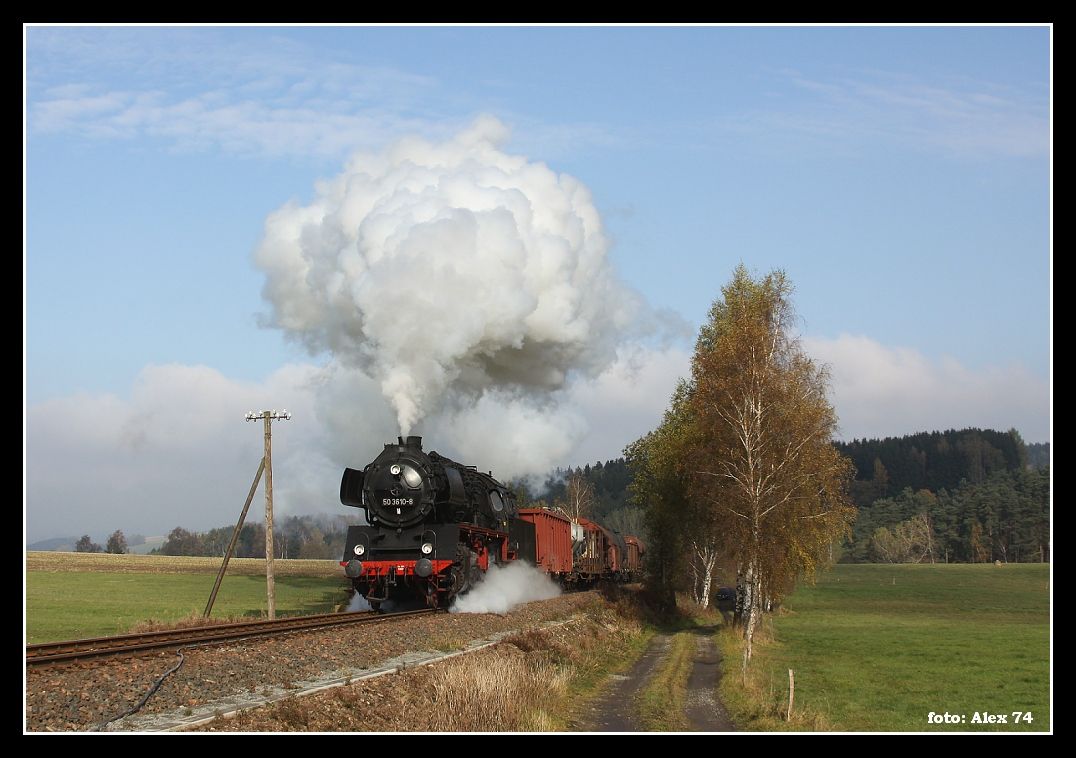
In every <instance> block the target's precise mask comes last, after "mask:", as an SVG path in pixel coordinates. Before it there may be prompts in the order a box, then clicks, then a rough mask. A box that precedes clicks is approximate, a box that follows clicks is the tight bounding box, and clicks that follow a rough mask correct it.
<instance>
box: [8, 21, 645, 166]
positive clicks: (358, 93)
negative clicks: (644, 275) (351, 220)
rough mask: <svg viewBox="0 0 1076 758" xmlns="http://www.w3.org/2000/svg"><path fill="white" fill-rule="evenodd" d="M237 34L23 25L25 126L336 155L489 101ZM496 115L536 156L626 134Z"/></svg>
mask: <svg viewBox="0 0 1076 758" xmlns="http://www.w3.org/2000/svg"><path fill="white" fill-rule="evenodd" d="M246 32H247V33H246V34H240V35H235V34H229V35H225V34H223V33H222V32H221V31H220V30H215V29H211V28H202V29H160V28H158V29H108V28H86V29H52V28H39V29H32V30H31V34H30V35H29V38H28V53H27V81H28V98H27V102H28V109H29V114H28V115H29V119H28V123H29V128H30V134H31V135H34V134H38V135H46V134H64V135H77V136H80V137H84V138H89V139H113V140H136V139H145V138H148V139H155V140H160V141H161V142H162V143H163V144H164V145H165V146H166V147H169V148H173V149H177V150H180V151H190V150H195V151H202V150H210V149H219V150H223V151H225V152H228V153H232V154H240V155H269V156H273V157H276V156H299V157H304V156H318V157H324V158H340V157H343V156H345V155H347V154H348V153H350V152H352V151H355V150H372V149H375V148H378V147H381V146H383V145H384V144H386V143H387V142H390V141H394V140H395V139H397V138H398V137H399V136H400V135H402V134H411V135H417V136H422V137H426V138H428V139H433V140H440V139H444V138H446V137H448V136H449V135H451V134H453V133H455V132H457V131H459V129H461V128H462V127H463V126H464V125H466V124H467V123H469V122H470V121H471V120H473V118H474V117H475V115H476V114H477V113H480V112H484V111H485V110H486V109H487V105H486V103H484V102H479V101H476V100H472V99H469V97H470V96H469V95H468V94H467V93H461V92H457V91H451V90H449V89H448V88H445V87H443V86H442V83H441V82H440V81H439V80H438V78H437V77H436V76H431V75H425V74H422V73H416V72H414V71H408V70H403V69H401V68H398V67H394V66H389V65H364V64H363V65H360V64H357V63H353V62H348V61H347V60H343V59H342V58H346V57H347V52H346V51H343V52H341V51H340V50H339V49H337V50H334V51H331V52H330V51H326V50H321V49H319V48H317V47H315V46H314V45H313V44H310V43H308V42H306V41H303V40H301V39H295V38H291V37H288V36H285V35H284V34H282V33H276V32H274V31H273V30H267V29H260V30H246ZM366 32H367V33H370V34H373V33H376V30H366ZM500 114H501V116H502V117H503V118H505V119H506V120H508V121H509V122H510V123H512V124H513V125H516V126H517V128H516V130H515V138H514V140H513V144H515V145H518V146H519V147H520V148H522V149H523V150H524V151H525V152H529V153H533V154H539V155H542V156H543V157H544V158H546V159H547V160H548V159H551V158H557V157H562V156H564V155H565V154H570V153H573V152H578V151H580V150H585V149H587V147H594V146H597V147H613V148H623V147H625V146H626V145H628V144H631V143H633V142H634V140H635V139H636V138H635V137H634V136H633V135H632V134H631V132H630V130H628V129H620V130H618V131H615V132H614V131H613V130H611V129H609V128H608V127H606V126H605V125H601V124H597V123H588V122H579V123H547V122H544V121H542V120H540V119H535V118H533V117H531V116H528V115H527V114H524V113H511V112H506V111H504V110H502V111H500Z"/></svg>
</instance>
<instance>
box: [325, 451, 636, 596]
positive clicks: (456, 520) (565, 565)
mask: <svg viewBox="0 0 1076 758" xmlns="http://www.w3.org/2000/svg"><path fill="white" fill-rule="evenodd" d="M340 502H341V503H343V504H344V505H348V506H352V507H355V508H362V509H363V511H364V514H365V516H366V522H367V523H366V524H357V525H353V526H350V527H349V528H348V533H347V541H346V543H345V545H344V556H343V559H342V560H341V562H340V565H341V566H343V567H344V573H345V575H346V576H347V577H348V578H349V579H350V580H351V583H352V586H353V587H354V588H355V591H356V592H357V593H359V594H361V595H362V596H363V597H365V598H366V600H367V601H368V602H369V603H370V606H371V607H372V608H373V609H374V610H379V609H380V607H381V604H382V603H383V602H385V601H387V600H397V599H403V598H410V597H419V598H423V599H425V602H426V604H427V605H428V606H429V607H431V608H439V607H441V608H443V607H447V606H448V604H449V602H450V601H451V599H452V598H453V597H455V596H456V595H458V594H460V593H463V592H466V591H467V590H469V589H471V588H472V587H474V586H475V584H477V583H478V582H479V581H481V579H482V577H483V576H484V575H485V572H486V571H488V570H489V567H490V566H491V565H497V564H508V563H511V562H513V561H519V560H524V561H527V562H529V563H530V564H532V565H534V566H537V567H538V568H540V569H541V570H543V571H545V572H546V573H548V574H549V575H550V576H551V577H552V578H554V579H556V580H558V581H560V582H561V583H562V584H564V585H580V584H589V583H592V582H594V581H596V580H598V579H615V580H619V581H627V580H630V579H632V578H634V577H635V576H636V575H637V574H638V573H639V570H640V563H641V557H642V553H643V545H642V543H641V542H640V541H639V540H638V539H637V538H635V537H632V536H627V537H625V536H622V535H620V534H619V533H618V532H615V531H613V530H610V529H606V528H605V527H604V526H601V525H600V524H598V523H597V522H595V521H591V520H589V519H583V518H581V519H578V520H576V521H573V520H571V519H569V518H568V517H567V516H565V515H563V514H561V513H558V512H555V511H551V510H548V509H544V508H520V507H519V506H518V504H517V502H516V497H515V494H514V493H513V492H512V491H511V490H509V489H508V488H507V487H506V486H505V485H504V484H502V483H501V482H499V481H497V480H496V479H494V478H493V474H492V472H489V473H482V472H480V471H478V470H477V469H476V468H475V467H474V466H467V465H464V464H461V463H457V462H456V461H453V460H450V459H449V458H446V457H444V456H442V455H439V454H438V453H436V452H433V451H431V452H429V453H427V452H425V451H423V449H422V438H421V437H415V436H411V437H407V438H406V439H404V438H403V437H399V438H397V442H396V443H395V444H393V443H388V444H386V445H385V449H384V450H382V451H381V453H380V454H379V455H378V456H377V458H375V459H374V460H373V462H372V463H370V464H369V465H367V466H366V468H364V469H363V470H362V471H359V470H357V469H352V468H346V469H344V475H343V477H342V478H341V480H340Z"/></svg>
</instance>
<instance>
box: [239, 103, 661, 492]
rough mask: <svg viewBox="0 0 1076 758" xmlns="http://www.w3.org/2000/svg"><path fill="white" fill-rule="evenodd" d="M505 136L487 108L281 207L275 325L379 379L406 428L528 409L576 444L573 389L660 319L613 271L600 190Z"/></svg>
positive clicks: (260, 253)
mask: <svg viewBox="0 0 1076 758" xmlns="http://www.w3.org/2000/svg"><path fill="white" fill-rule="evenodd" d="M506 137H507V130H506V129H505V127H504V126H503V125H502V124H501V123H500V122H499V121H497V120H495V119H492V118H488V117H486V118H481V119H479V120H478V121H476V122H475V123H474V124H473V125H472V126H471V127H470V128H468V129H467V130H465V131H463V132H462V133H460V134H458V135H457V136H456V137H454V138H452V139H450V140H448V141H447V142H444V143H440V144H434V143H430V142H427V141H424V140H420V139H408V140H404V141H401V142H399V143H397V144H396V145H394V146H392V147H390V148H388V149H386V150H385V151H384V152H382V153H379V154H360V155H356V156H355V157H353V158H352V159H351V160H350V162H349V163H348V165H347V167H346V169H345V170H344V172H343V173H342V174H340V175H339V176H337V177H335V178H334V179H331V180H327V181H324V182H322V183H319V184H318V186H317V188H316V197H315V199H314V200H313V201H312V202H311V203H310V204H309V205H306V206H300V205H298V204H289V205H287V206H285V207H283V208H281V209H279V210H278V211H276V212H275V213H273V214H272V215H271V216H270V217H269V219H268V220H267V222H266V229H265V236H264V239H263V241H262V243H261V244H260V246H259V247H258V249H257V251H256V254H255V260H256V263H257V265H258V266H259V267H261V268H262V269H263V270H264V271H265V273H266V275H267V282H266V285H265V288H264V294H265V296H266V298H267V299H268V301H269V302H270V304H271V308H272V312H271V322H272V324H274V325H275V326H278V327H280V328H281V329H283V330H285V331H286V332H287V333H288V334H290V335H292V336H294V337H295V338H297V339H299V340H301V341H302V342H304V343H305V344H306V345H307V346H308V347H309V348H310V350H311V351H312V352H315V353H318V352H322V351H326V350H327V351H330V352H331V353H332V354H333V356H334V360H335V361H336V362H337V363H338V364H339V365H340V368H341V370H342V371H344V372H348V373H354V372H361V373H362V374H364V375H366V376H368V377H370V378H371V379H372V380H373V381H374V382H375V383H376V386H377V387H379V389H380V392H381V394H382V395H383V396H384V398H385V399H386V400H387V402H388V403H389V404H390V406H391V408H392V411H393V413H394V415H395V417H396V421H397V425H398V427H399V432H400V433H402V434H407V433H409V432H412V431H413V430H415V429H416V425H418V424H419V423H420V422H431V419H432V425H433V426H441V427H442V428H444V429H446V430H447V429H454V430H455V435H456V437H457V438H460V437H466V436H468V435H469V434H470V432H469V431H468V430H469V429H472V430H473V428H474V427H475V426H478V427H481V431H482V433H484V434H486V435H489V434H490V428H489V426H488V425H486V424H484V423H476V422H474V421H472V422H470V423H468V421H467V419H469V418H470V419H473V418H476V417H483V418H489V419H504V420H507V421H519V422H522V423H524V424H530V425H531V426H533V427H535V429H536V430H537V432H538V433H539V434H540V435H541V436H543V437H553V438H555V439H549V440H547V442H548V444H549V446H550V449H551V450H552V449H558V450H559V454H561V455H563V453H564V452H566V451H567V450H569V449H570V448H571V447H572V445H573V444H574V443H575V442H576V441H578V439H579V438H580V437H581V436H582V434H583V433H584V432H585V424H582V423H581V421H580V420H579V417H578V414H576V413H573V412H571V411H566V410H565V409H563V408H561V407H560V405H561V404H562V402H563V398H564V396H565V390H566V389H567V388H568V387H569V386H570V385H571V384H572V382H573V381H574V380H575V379H577V378H578V377H594V376H597V375H598V374H600V373H601V372H602V371H603V370H604V369H606V368H607V367H609V366H610V365H611V364H612V363H613V362H614V361H615V360H616V358H617V348H618V346H619V345H620V344H622V343H623V341H624V340H625V338H626V337H628V336H629V335H637V334H639V333H641V332H642V331H643V330H642V329H641V328H640V325H641V324H648V323H649V324H652V323H654V319H653V318H652V314H649V313H648V312H647V310H648V309H647V308H646V306H645V304H644V303H643V302H642V300H641V299H640V298H639V296H638V295H637V294H636V293H634V292H633V291H631V290H630V289H628V288H627V287H625V286H624V285H623V284H621V282H620V281H619V280H618V278H617V277H616V275H615V274H614V272H613V271H612V269H611V267H610V265H609V262H608V260H607V258H606V252H607V248H608V242H607V240H606V237H605V235H604V233H603V231H602V224H601V219H600V218H599V215H598V212H597V210H596V209H595V207H594V204H593V202H592V200H591V196H590V192H589V191H588V190H587V188H586V187H585V186H583V185H582V184H581V183H580V182H579V181H577V180H576V179H574V178H572V177H570V176H566V175H563V174H557V173H555V172H553V171H552V170H550V169H549V168H548V167H547V166H545V165H544V164H541V163H535V162H531V161H528V160H527V159H525V158H523V157H520V156H515V155H509V154H507V153H505V152H503V151H502V150H501V149H500V148H499V147H498V145H500V144H502V143H503V141H504V140H505V139H506ZM336 374H337V375H338V376H341V375H343V374H341V372H340V371H336ZM359 394H361V393H356V399H355V401H356V402H359V398H358V395H359ZM339 395H340V393H339V392H337V393H336V397H339ZM438 419H440V421H441V423H437V420H438ZM553 419H563V423H560V421H553ZM430 426H431V423H425V424H424V426H423V428H422V429H419V430H418V431H420V432H423V433H425V434H427V436H430ZM452 444H453V445H454V446H455V447H456V449H457V450H460V451H462V452H464V453H473V452H474V451H472V450H470V449H469V445H468V444H467V442H466V440H464V439H455V440H453V441H452ZM481 465H483V466H484V467H485V462H481ZM512 473H517V472H505V475H511V474H512Z"/></svg>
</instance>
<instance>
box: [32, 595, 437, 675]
mask: <svg viewBox="0 0 1076 758" xmlns="http://www.w3.org/2000/svg"><path fill="white" fill-rule="evenodd" d="M432 612H433V611H432V610H431V609H428V608H424V609H422V610H417V611H403V612H401V613H375V612H373V611H353V612H350V613H321V614H317V615H313V616H290V617H286V618H280V619H275V620H273V621H270V620H268V619H262V620H260V621H241V622H238V623H231V624H217V625H214V626H198V627H189V628H187V629H169V630H165V631H159V632H142V633H138V634H120V635H116V636H113V637H93V638H88V639H80V640H63V641H60V642H43V643H40V644H36V645H27V646H26V665H27V666H36V665H41V664H46V663H57V662H61V661H74V660H80V659H85V658H98V657H103V656H108V655H121V654H128V653H137V652H142V651H146V650H158V649H161V648H169V647H181V646H184V645H192V644H200V643H209V642H228V641H229V640H237V639H244V638H247V637H265V636H272V635H277V634H286V633H288V632H299V631H306V630H310V629H323V628H326V627H332V626H343V625H346V624H362V623H371V622H377V621H388V620H391V619H394V618H402V617H404V616H417V615H419V614H424V613H432Z"/></svg>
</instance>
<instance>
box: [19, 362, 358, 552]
mask: <svg viewBox="0 0 1076 758" xmlns="http://www.w3.org/2000/svg"><path fill="white" fill-rule="evenodd" d="M316 376H317V369H315V368H314V367H311V366H286V367H284V368H281V369H280V370H278V371H276V372H275V373H274V374H273V375H272V376H270V377H269V378H268V379H267V380H266V381H265V382H263V383H261V384H250V383H243V382H236V381H233V380H231V379H228V378H227V377H225V376H223V375H221V374H220V373H219V372H217V371H215V370H214V369H211V368H207V367H205V366H180V365H167V366H149V367H147V368H145V369H144V370H143V371H142V372H141V373H140V374H139V376H138V378H137V380H136V382H135V386H134V388H133V389H132V392H131V395H130V397H129V398H126V399H124V398H119V397H116V396H113V395H88V394H81V395H75V396H71V397H65V398H58V399H54V400H50V401H46V402H43V403H40V404H38V405H35V406H31V407H30V408H29V409H28V410H27V418H26V430H27V439H26V491H27V513H26V517H27V536H28V538H29V540H30V541H34V540H36V539H40V538H45V537H56V536H69V535H75V534H84V533H89V534H91V535H95V536H99V535H104V534H108V533H111V532H112V531H114V530H115V529H123V530H124V531H127V532H141V533H143V534H155V533H156V534H159V533H161V530H168V529H171V528H172V527H174V526H185V527H187V528H193V529H206V528H210V527H214V526H222V525H224V524H228V523H234V522H235V519H236V517H237V516H238V515H239V510H240V508H241V507H242V505H243V499H244V498H245V497H246V493H247V490H248V489H249V487H250V482H251V480H252V479H253V476H254V473H255V470H256V469H257V466H258V461H259V460H260V458H261V455H262V433H261V432H262V430H261V426H260V422H259V423H247V422H246V421H244V418H243V417H244V415H245V414H246V413H247V412H248V411H261V410H266V409H277V410H283V409H284V408H287V409H288V410H289V411H291V412H292V413H293V414H294V419H293V420H291V421H285V422H277V423H275V424H274V432H273V440H274V456H273V470H274V474H275V475H276V477H277V479H278V480H279V481H274V496H275V498H274V499H275V502H276V503H277V504H278V507H279V509H280V511H281V512H282V513H285V514H286V513H303V512H322V511H326V510H331V509H332V505H333V503H334V497H335V490H336V486H337V484H338V482H339V475H338V474H337V475H336V477H337V478H336V483H333V482H332V481H331V478H327V479H325V481H324V482H323V481H321V479H322V478H324V476H325V475H326V474H327V473H328V472H329V471H330V470H331V467H330V466H329V464H328V461H327V459H326V458H325V457H324V456H321V455H310V454H309V450H310V449H311V448H312V442H313V441H314V440H316V438H317V437H318V435H319V434H320V428H319V426H318V424H317V423H316V418H315V411H314V406H313V401H312V393H311V388H310V386H311V382H312V381H313V380H314V378H315V377H316ZM255 512H256V510H255Z"/></svg>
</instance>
